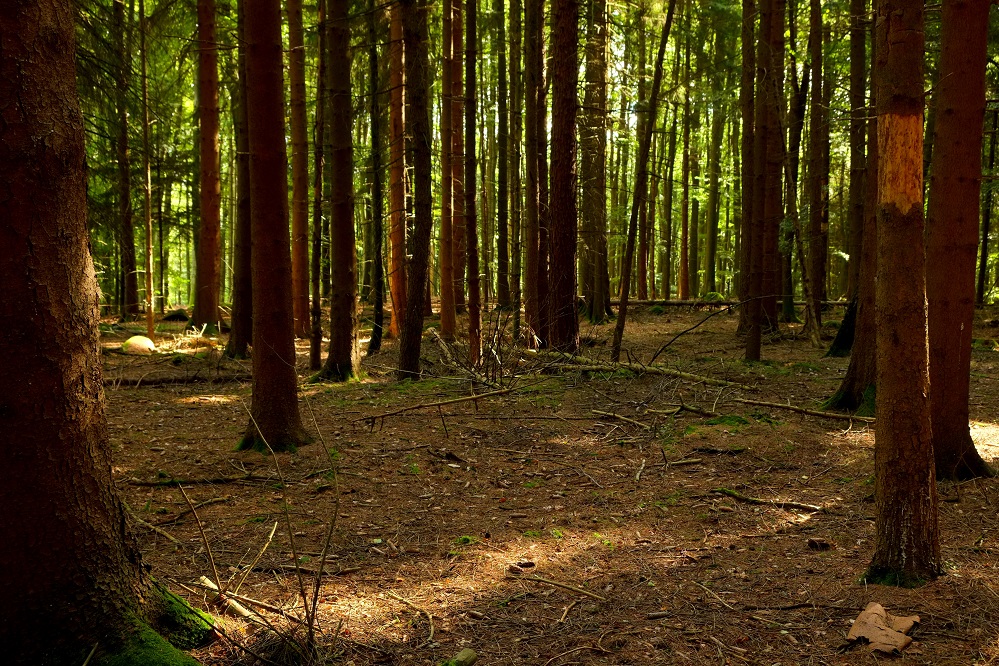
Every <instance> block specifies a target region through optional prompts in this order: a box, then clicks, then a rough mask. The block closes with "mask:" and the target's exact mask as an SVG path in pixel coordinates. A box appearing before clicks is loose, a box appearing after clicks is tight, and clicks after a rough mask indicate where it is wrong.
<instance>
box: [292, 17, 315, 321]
mask: <svg viewBox="0 0 999 666" xmlns="http://www.w3.org/2000/svg"><path fill="white" fill-rule="evenodd" d="M287 11H288V78H289V79H290V83H291V97H290V99H291V299H292V303H293V306H294V307H293V314H294V317H295V335H296V336H297V337H300V338H307V337H309V329H310V328H311V326H310V322H309V139H308V134H307V132H306V128H305V124H306V123H305V33H304V29H303V27H302V0H287Z"/></svg>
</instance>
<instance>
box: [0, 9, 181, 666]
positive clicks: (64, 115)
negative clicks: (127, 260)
mask: <svg viewBox="0 0 999 666" xmlns="http://www.w3.org/2000/svg"><path fill="white" fill-rule="evenodd" d="M73 9H74V8H73V3H71V2H68V1H66V2H59V1H54V0H41V1H35V2H26V1H16V2H6V3H2V4H0V35H3V37H2V42H3V58H0V100H4V103H3V104H2V106H3V107H4V112H3V122H2V123H0V218H2V219H3V220H4V223H3V224H2V225H0V243H2V245H3V248H4V252H3V253H0V280H2V281H3V282H2V283H3V285H4V298H3V299H0V325H2V327H3V331H4V337H3V343H2V345H0V347H2V349H3V353H4V357H5V361H4V374H5V378H6V381H5V382H3V384H0V425H2V427H3V431H4V437H5V439H6V442H5V446H3V447H0V464H2V465H3V469H4V470H5V471H6V472H7V473H8V474H9V475H10V476H9V477H8V478H7V480H6V482H5V483H4V484H3V485H2V486H0V501H3V502H4V503H5V506H8V507H16V510H12V511H10V512H8V515H7V516H5V518H4V539H3V545H0V559H2V561H3V563H4V566H3V568H2V570H0V596H2V598H3V599H5V600H7V602H8V603H7V604H5V606H4V610H3V611H0V627H2V633H3V636H4V656H3V660H4V662H5V663H11V664H42V665H46V664H80V663H83V662H84V660H85V658H86V657H87V654H88V653H89V652H90V650H91V648H92V647H93V646H94V644H95V643H96V644H97V645H98V650H99V652H98V653H97V655H96V658H95V659H94V660H92V661H93V662H95V663H100V662H101V661H103V660H104V659H106V658H108V657H111V656H113V655H114V654H116V653H117V654H121V653H123V652H126V651H128V650H131V651H132V654H137V653H136V650H137V649H138V647H137V645H136V643H138V641H139V637H140V636H141V637H143V638H145V639H149V640H150V641H151V643H150V645H155V646H156V648H158V649H160V650H162V652H161V653H160V654H161V655H162V657H161V658H160V660H158V661H157V660H156V659H155V657H153V656H152V655H151V654H150V653H144V654H142V655H141V658H144V659H145V661H142V660H137V661H135V662H134V663H164V662H165V660H166V658H168V657H169V658H173V659H175V661H174V662H173V663H177V664H181V663H186V664H193V663H194V661H193V660H191V659H190V658H186V657H184V656H183V655H182V654H180V653H179V652H176V651H175V650H173V649H172V648H170V646H168V645H166V644H165V643H164V642H163V640H162V639H161V638H159V637H158V636H156V635H155V634H153V633H152V632H151V631H150V630H149V629H148V627H146V626H145V625H144V619H143V618H144V617H145V616H149V615H151V614H152V613H153V612H154V611H155V610H156V608H155V606H156V605H157V604H156V603H155V602H156V599H158V598H159V594H158V591H157V589H156V588H154V587H153V585H152V583H151V581H150V579H149V577H148V574H147V573H146V572H145V570H144V568H143V566H142V560H141V556H140V553H139V549H138V546H137V544H136V543H135V541H134V540H133V539H132V537H131V535H130V534H129V532H128V530H127V528H126V518H125V509H124V507H123V505H122V503H121V501H120V500H119V498H118V496H117V493H116V492H115V488H114V483H113V481H112V479H111V447H110V444H109V442H108V433H107V422H106V420H105V416H104V392H103V388H102V386H103V383H102V379H101V364H100V358H99V353H98V344H99V340H98V333H97V330H98V326H97V324H98V308H97V283H96V280H95V279H94V268H93V263H92V262H91V259H90V253H89V248H88V235H87V226H86V219H87V202H86V192H85V182H86V179H85V176H84V158H85V156H84V148H83V119H82V117H81V115H80V108H79V104H78V102H77V93H76V77H75V65H74V62H73V56H74V44H73V31H74V13H73ZM14 99H16V100H17V101H18V103H17V104H9V103H6V102H9V101H10V100H14ZM54 628H57V630H54Z"/></svg>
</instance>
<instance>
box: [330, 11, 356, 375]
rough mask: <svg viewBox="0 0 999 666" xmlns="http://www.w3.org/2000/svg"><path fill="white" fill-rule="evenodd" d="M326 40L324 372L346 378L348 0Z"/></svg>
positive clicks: (350, 167) (350, 237)
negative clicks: (328, 284)
mask: <svg viewBox="0 0 999 666" xmlns="http://www.w3.org/2000/svg"><path fill="white" fill-rule="evenodd" d="M327 9H328V10H329V16H328V18H327V22H326V30H327V32H326V46H327V48H328V49H329V69H327V71H326V77H327V79H326V80H327V83H326V90H327V94H328V95H329V97H328V98H327V100H326V102H327V109H328V110H329V123H330V154H329V156H328V159H327V162H326V169H327V178H328V179H329V181H330V245H331V251H330V252H331V253H330V256H331V258H332V269H333V273H332V276H333V285H332V286H333V289H332V291H331V292H330V346H329V355H328V356H327V357H326V362H325V363H324V364H323V369H322V372H321V373H320V374H321V375H322V376H323V377H324V378H327V379H332V380H334V381H339V382H342V381H346V380H348V379H351V378H352V377H356V376H357V373H358V372H360V368H361V359H360V354H359V351H358V343H357V329H358V322H357V249H356V247H355V238H354V141H353V134H352V131H353V101H352V98H351V85H350V19H349V10H350V2H349V0H329V2H328V4H327Z"/></svg>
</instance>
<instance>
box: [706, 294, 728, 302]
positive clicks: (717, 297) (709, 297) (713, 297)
mask: <svg viewBox="0 0 999 666" xmlns="http://www.w3.org/2000/svg"><path fill="white" fill-rule="evenodd" d="M704 300H705V301H707V302H708V303H718V302H720V301H724V300H725V296H724V295H723V294H719V293H718V292H717V291H709V292H708V293H706V294H704Z"/></svg>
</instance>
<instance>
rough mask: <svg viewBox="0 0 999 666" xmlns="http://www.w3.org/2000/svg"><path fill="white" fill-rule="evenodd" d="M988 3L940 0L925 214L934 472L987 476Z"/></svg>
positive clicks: (948, 476) (950, 475)
mask: <svg viewBox="0 0 999 666" xmlns="http://www.w3.org/2000/svg"><path fill="white" fill-rule="evenodd" d="M988 16H989V3H986V2H980V1H972V0H944V3H943V15H942V17H941V35H940V80H939V83H938V85H937V89H936V106H937V110H938V111H937V113H938V115H937V122H936V126H935V130H936V131H935V134H934V136H933V172H932V174H931V177H930V191H929V199H930V201H929V207H928V210H927V216H926V229H927V233H926V301H927V306H928V318H929V344H930V387H931V393H930V408H931V410H932V419H931V420H932V422H933V452H934V456H935V459H936V470H937V477H938V478H942V479H943V478H946V479H969V478H974V477H977V476H992V474H993V472H992V470H991V469H990V468H989V466H988V465H987V464H985V461H983V460H982V458H981V456H979V455H978V451H977V450H976V449H975V444H974V442H973V441H972V440H971V431H970V428H969V424H968V419H969V415H968V398H969V390H970V388H969V383H970V376H971V329H972V324H973V320H974V317H975V260H976V251H977V249H978V202H979V199H980V196H981V184H982V149H981V148H982V125H983V123H984V120H985V63H986V60H987V46H988V23H989V22H988Z"/></svg>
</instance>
